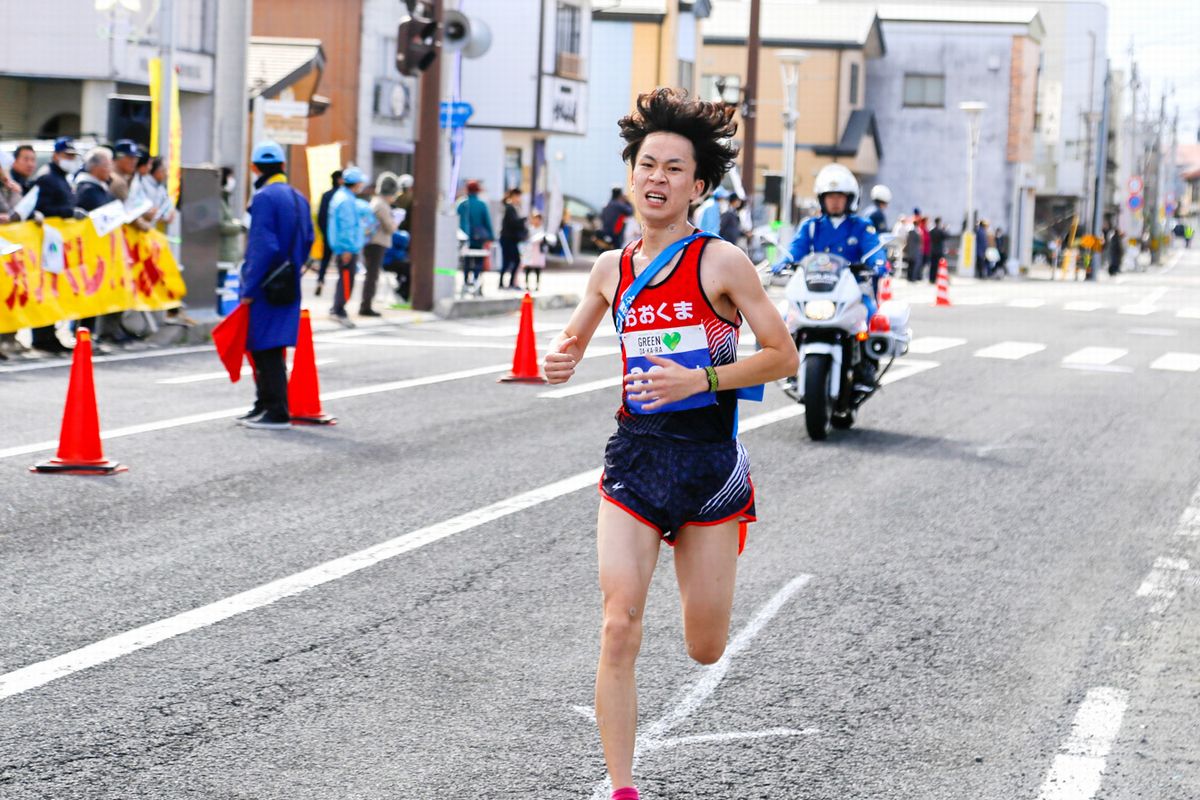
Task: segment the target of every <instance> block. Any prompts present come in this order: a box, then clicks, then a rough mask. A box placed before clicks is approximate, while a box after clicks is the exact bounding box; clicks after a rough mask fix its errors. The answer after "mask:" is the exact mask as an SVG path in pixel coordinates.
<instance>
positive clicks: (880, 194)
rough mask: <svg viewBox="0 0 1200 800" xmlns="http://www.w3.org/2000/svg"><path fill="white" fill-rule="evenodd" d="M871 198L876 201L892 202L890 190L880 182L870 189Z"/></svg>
mask: <svg viewBox="0 0 1200 800" xmlns="http://www.w3.org/2000/svg"><path fill="white" fill-rule="evenodd" d="M871 199H872V200H874V201H875V202H876V203H890V202H892V190H891V189H889V188H887V187H886V186H884V185H883V184H882V183H879V184H876V185H875V188H874V189H872V190H871Z"/></svg>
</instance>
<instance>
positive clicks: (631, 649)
mask: <svg viewBox="0 0 1200 800" xmlns="http://www.w3.org/2000/svg"><path fill="white" fill-rule="evenodd" d="M597 529H598V535H597V545H596V546H597V551H598V555H599V565H600V593H601V595H602V597H603V601H604V622H603V627H602V628H601V633H600V663H599V665H598V666H597V667H596V724H597V726H598V727H599V728H600V742H601V744H602V745H603V747H604V761H605V763H606V764H607V765H608V776H609V778H610V779H611V780H612V785H613V788H614V789H615V788H620V787H622V786H632V785H633V752H634V746H635V743H636V740H637V681H636V676H635V671H634V665H635V663H636V661H637V656H638V650H639V649H640V648H641V646H642V617H643V615H644V612H645V606H646V592H647V591H648V590H649V588H650V579H651V578H652V577H653V576H654V565H655V563H656V562H657V561H658V550H659V542H660V539H659V535H658V533H657V531H655V530H654V529H653V528H651V527H649V526H648V525H644V524H642V523H641V522H638V521H637V520H636V519H634V518H633V517H632V516H630V515H629V514H627V513H626V512H625V511H623V510H621V509H620V508H617V507H616V506H615V505H613V504H612V503H610V502H608V501H601V503H600V514H599V519H598V522H597Z"/></svg>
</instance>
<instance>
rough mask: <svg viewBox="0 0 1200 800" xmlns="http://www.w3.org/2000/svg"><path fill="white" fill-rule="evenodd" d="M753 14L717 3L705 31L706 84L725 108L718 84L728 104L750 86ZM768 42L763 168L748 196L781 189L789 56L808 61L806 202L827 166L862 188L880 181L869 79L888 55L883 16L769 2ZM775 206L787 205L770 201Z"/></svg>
mask: <svg viewBox="0 0 1200 800" xmlns="http://www.w3.org/2000/svg"><path fill="white" fill-rule="evenodd" d="M748 14H749V4H748V3H745V2H731V1H730V0H724V1H722V0H717V2H715V3H714V4H713V9H712V14H711V16H710V17H709V18H708V19H707V20H705V21H704V23H703V35H704V45H703V46H704V50H703V53H702V56H701V76H700V79H701V87H702V89H701V91H702V92H704V93H706V94H707V95H708V99H720V96H719V94H718V92H717V89H716V86H717V82H718V80H720V81H721V82H722V83H723V84H724V85H725V86H726V92H727V95H728V94H731V93H730V92H729V87H730V86H732V87H735V89H736V87H740V86H742V85H744V76H745V73H746V56H747V37H748V33H749V16H748ZM760 36H761V39H762V48H761V51H760V54H759V80H758V86H757V91H756V98H755V108H756V111H757V120H758V123H757V135H756V151H755V152H756V156H755V162H756V163H755V165H754V174H753V175H751V176H746V175H743V176H742V181H743V183H744V185H745V187H746V190H747V191H763V190H764V189H766V188H767V187H768V186H773V185H777V184H776V181H777V179H778V178H779V176H781V174H782V169H783V164H784V153H783V141H784V111H785V109H786V102H785V99H784V82H783V74H782V68H781V60H780V57H779V54H780V52H781V51H784V50H803V51H805V52H806V53H807V58H806V59H805V60H804V61H803V63H801V64H800V68H799V83H798V86H797V98H798V100H797V104H796V108H797V112H798V118H797V120H796V137H795V140H796V152H795V162H794V163H795V172H794V175H793V180H794V186H795V197H796V199H797V201H799V200H800V199H801V198H809V197H811V196H812V188H813V180H814V179H815V178H816V175H817V173H818V172H820V170H821V168H822V167H824V166H825V165H826V164H832V163H839V164H844V165H846V166H847V167H849V169H850V170H851V171H852V172H854V173H855V175H857V176H858V177H859V179H860V180H864V179H869V178H872V177H873V176H874V175H875V173H876V171H877V170H878V168H879V159H880V155H881V151H882V149H883V147H884V141H883V139H881V136H880V129H879V128H878V127H877V126H876V124H875V120H874V115H873V112H872V111H871V105H870V102H869V93H870V88H869V86H868V84H867V76H868V75H869V73H870V71H871V69H872V68H873V67H871V66H870V64H871V62H873V61H874V60H875V59H878V58H880V57H882V56H883V55H884V54H885V53H886V52H887V48H886V46H885V39H884V36H883V34H882V32H881V29H880V25H879V19H878V17H877V16H876V14H875V9H874V7H871V6H864V5H856V4H850V5H846V6H837V5H833V4H808V3H792V2H780V0H763V3H762V18H761V22H760ZM725 99H726V100H727V101H731V102H732V101H733V98H732V97H730V96H726V97H725ZM742 130H744V128H740V129H739V136H741V135H742ZM769 178H770V179H773V180H768V179H769ZM752 187H753V188H752ZM766 199H767V200H768V202H777V201H778V198H772V197H771V196H770V193H768V195H767V198H766Z"/></svg>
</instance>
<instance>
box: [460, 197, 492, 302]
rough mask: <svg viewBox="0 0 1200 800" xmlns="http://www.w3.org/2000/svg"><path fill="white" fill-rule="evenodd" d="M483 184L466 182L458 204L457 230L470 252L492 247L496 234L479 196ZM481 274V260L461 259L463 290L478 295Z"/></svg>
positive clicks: (476, 257) (485, 206)
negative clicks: (465, 187)
mask: <svg viewBox="0 0 1200 800" xmlns="http://www.w3.org/2000/svg"><path fill="white" fill-rule="evenodd" d="M482 191H483V184H481V183H480V182H479V181H467V196H466V197H464V198H463V199H462V200H460V201H459V203H458V228H459V230H461V231H462V232H463V234H464V235H465V236H466V237H467V247H469V248H470V249H472V250H486V249H487V248H489V247H491V246H492V242H493V241H495V239H496V234H495V232H494V231H493V229H492V212H491V211H489V210H488V207H487V203H485V202H483V199H482V198H481V197H480V196H479V193H480V192H482ZM482 272H483V259H482V258H481V257H479V256H467V257H466V258H464V259H463V288H464V290H466V289H474V291H475V293H476V294H480V290H481V289H482V284H481V283H480V281H479V276H480V274H481V273H482Z"/></svg>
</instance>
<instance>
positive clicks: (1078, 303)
mask: <svg viewBox="0 0 1200 800" xmlns="http://www.w3.org/2000/svg"><path fill="white" fill-rule="evenodd" d="M1100 308H1104V304H1103V303H1093V302H1091V301H1088V300H1075V301H1073V302H1070V303H1065V304H1064V305H1063V311H1095V310H1097V309H1100Z"/></svg>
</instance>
